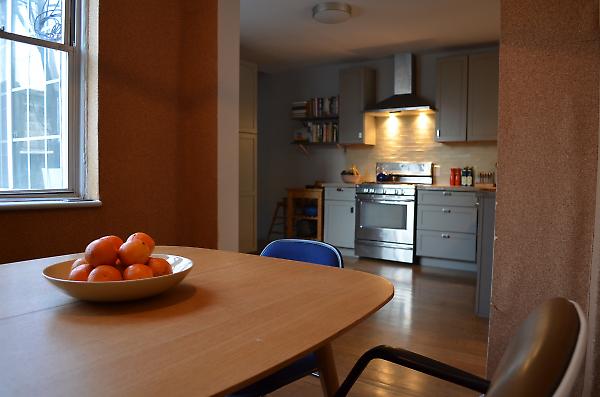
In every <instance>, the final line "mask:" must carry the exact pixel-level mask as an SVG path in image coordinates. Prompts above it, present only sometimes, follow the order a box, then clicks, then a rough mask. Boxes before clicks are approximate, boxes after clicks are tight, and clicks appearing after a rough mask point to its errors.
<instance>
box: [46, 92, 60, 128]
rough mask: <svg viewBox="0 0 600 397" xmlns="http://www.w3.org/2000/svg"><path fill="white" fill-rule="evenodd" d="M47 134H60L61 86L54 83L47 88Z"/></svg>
mask: <svg viewBox="0 0 600 397" xmlns="http://www.w3.org/2000/svg"><path fill="white" fill-rule="evenodd" d="M46 133H47V134H48V135H58V134H60V86H59V83H52V84H48V85H47V86H46Z"/></svg>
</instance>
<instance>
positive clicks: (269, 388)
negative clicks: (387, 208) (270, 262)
mask: <svg viewBox="0 0 600 397" xmlns="http://www.w3.org/2000/svg"><path fill="white" fill-rule="evenodd" d="M260 256H270V257H273V258H281V259H290V260H294V261H301V262H309V263H314V264H317V265H323V266H333V267H339V268H343V267H344V260H343V259H342V255H341V254H340V251H339V250H338V249H337V248H335V247H334V246H333V245H330V244H327V243H323V242H321V241H312V240H300V239H282V240H275V241H273V242H271V243H269V244H268V245H267V246H266V247H265V249H264V250H263V251H262V252H261V253H260ZM315 371H317V358H316V356H315V354H314V353H309V354H308V355H307V356H305V357H302V358H300V359H298V360H296V361H294V362H293V363H292V364H290V365H288V366H287V367H285V368H283V369H280V370H279V371H277V372H275V373H273V374H271V375H269V376H267V377H266V378H263V379H261V380H259V381H258V382H256V383H254V384H252V385H250V386H248V387H245V388H244V389H242V390H239V391H237V392H235V393H233V394H230V397H257V396H263V395H265V394H268V393H272V392H274V391H275V390H277V389H279V388H280V387H283V386H285V385H287V384H289V383H292V382H294V381H296V380H298V379H300V378H303V377H305V376H307V375H310V374H311V373H313V372H315Z"/></svg>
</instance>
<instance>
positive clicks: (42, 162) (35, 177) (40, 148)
mask: <svg viewBox="0 0 600 397" xmlns="http://www.w3.org/2000/svg"><path fill="white" fill-rule="evenodd" d="M29 156H30V157H29V158H30V161H31V164H30V167H29V172H30V174H31V186H30V189H44V174H45V173H46V140H41V141H31V142H30V143H29Z"/></svg>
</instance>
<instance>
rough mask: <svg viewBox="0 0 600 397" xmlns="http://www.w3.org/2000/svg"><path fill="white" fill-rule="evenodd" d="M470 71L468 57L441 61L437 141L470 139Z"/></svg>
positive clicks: (438, 77)
mask: <svg viewBox="0 0 600 397" xmlns="http://www.w3.org/2000/svg"><path fill="white" fill-rule="evenodd" d="M467 71H468V60H467V57H466V56H458V57H450V58H443V59H440V60H438V64H437V80H436V85H437V95H436V104H435V105H436V108H437V113H436V122H437V129H436V140H437V141H438V142H461V141H466V140H467V85H468V76H467Z"/></svg>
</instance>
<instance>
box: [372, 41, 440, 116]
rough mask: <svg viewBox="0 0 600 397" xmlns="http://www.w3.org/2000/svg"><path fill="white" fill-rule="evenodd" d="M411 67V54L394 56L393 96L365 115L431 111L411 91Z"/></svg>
mask: <svg viewBox="0 0 600 397" xmlns="http://www.w3.org/2000/svg"><path fill="white" fill-rule="evenodd" d="M413 65H414V57H413V54H411V53H401V54H395V55H394V95H393V96H391V97H389V98H386V99H384V100H383V101H381V102H378V103H376V104H375V105H374V106H372V107H371V108H369V109H367V110H366V113H367V114H370V115H374V116H387V115H389V114H393V113H400V112H406V111H432V110H433V105H432V104H431V103H430V102H429V101H428V100H426V99H424V98H421V97H419V96H417V95H415V93H414V91H413V84H414V81H415V76H414V74H413Z"/></svg>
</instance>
